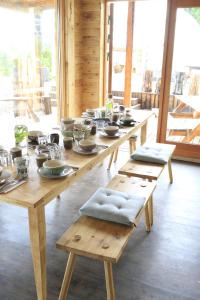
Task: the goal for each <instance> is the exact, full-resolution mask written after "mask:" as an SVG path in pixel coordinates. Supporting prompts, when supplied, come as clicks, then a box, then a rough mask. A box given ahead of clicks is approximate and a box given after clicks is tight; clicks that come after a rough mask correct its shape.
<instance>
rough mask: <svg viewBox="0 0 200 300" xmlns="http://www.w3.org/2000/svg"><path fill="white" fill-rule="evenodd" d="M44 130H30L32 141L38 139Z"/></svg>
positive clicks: (29, 137) (29, 134) (29, 136)
mask: <svg viewBox="0 0 200 300" xmlns="http://www.w3.org/2000/svg"><path fill="white" fill-rule="evenodd" d="M42 135H43V133H42V131H39V130H33V131H29V132H28V139H29V140H30V141H32V142H35V141H38V137H39V136H42Z"/></svg>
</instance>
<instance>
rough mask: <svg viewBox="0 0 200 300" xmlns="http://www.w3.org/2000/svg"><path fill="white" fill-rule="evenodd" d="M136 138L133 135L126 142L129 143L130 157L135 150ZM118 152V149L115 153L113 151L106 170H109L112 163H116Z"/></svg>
mask: <svg viewBox="0 0 200 300" xmlns="http://www.w3.org/2000/svg"><path fill="white" fill-rule="evenodd" d="M137 138H138V136H137V135H133V136H131V137H130V138H129V139H128V141H129V153H130V155H131V154H132V153H133V152H134V151H135V150H136V141H137ZM118 151H119V148H117V149H116V150H115V151H113V153H111V155H110V160H109V164H108V168H107V170H110V168H111V165H112V162H114V163H116V161H117V157H118ZM113 159H114V160H113Z"/></svg>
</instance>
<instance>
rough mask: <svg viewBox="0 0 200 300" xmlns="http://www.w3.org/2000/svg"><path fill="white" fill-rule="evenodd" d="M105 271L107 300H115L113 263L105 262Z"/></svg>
mask: <svg viewBox="0 0 200 300" xmlns="http://www.w3.org/2000/svg"><path fill="white" fill-rule="evenodd" d="M104 270H105V278H106V290H107V300H115V289H114V282H113V271H112V263H111V262H108V261H104Z"/></svg>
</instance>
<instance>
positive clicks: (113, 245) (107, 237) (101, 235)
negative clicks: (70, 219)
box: [56, 175, 156, 300]
mask: <svg viewBox="0 0 200 300" xmlns="http://www.w3.org/2000/svg"><path fill="white" fill-rule="evenodd" d="M107 187H108V188H110V189H113V190H117V191H121V192H127V191H128V192H129V194H130V193H131V194H133V195H140V196H143V197H144V199H145V200H144V205H143V207H142V209H141V210H140V211H138V214H137V216H136V219H135V221H134V226H126V225H122V224H118V223H113V222H108V221H102V220H99V219H95V218H91V217H86V216H81V217H80V218H79V219H78V220H77V221H76V222H75V223H74V224H72V225H71V227H70V228H69V229H68V230H67V231H66V232H65V233H64V234H63V235H62V237H61V238H60V239H59V240H58V242H57V243H56V246H57V248H59V249H61V250H64V251H68V252H69V257H68V262H67V266H66V270H65V274H64V279H63V283H62V287H61V291H60V295H59V300H64V299H66V296H67V292H68V289H69V285H70V281H71V277H72V273H73V269H74V264H75V259H76V256H77V255H80V256H86V257H89V258H92V259H96V260H101V261H103V262H104V270H105V279H106V290H107V299H108V300H114V299H115V290H114V283H113V273H112V263H117V262H118V260H119V258H120V256H121V255H122V252H123V250H124V248H125V246H126V244H127V242H128V239H129V237H130V236H131V234H132V233H133V231H134V230H135V228H136V226H137V224H138V223H139V221H140V218H141V215H142V214H143V213H145V220H146V230H147V231H148V232H149V231H150V230H151V226H152V223H153V214H152V212H153V208H152V206H153V200H152V193H153V191H154V189H155V187H156V184H155V183H150V182H144V181H141V180H139V181H138V180H137V181H136V180H135V179H133V178H128V177H126V176H121V175H117V176H115V177H114V178H113V179H112V181H111V182H110V183H109V184H108V186H107Z"/></svg>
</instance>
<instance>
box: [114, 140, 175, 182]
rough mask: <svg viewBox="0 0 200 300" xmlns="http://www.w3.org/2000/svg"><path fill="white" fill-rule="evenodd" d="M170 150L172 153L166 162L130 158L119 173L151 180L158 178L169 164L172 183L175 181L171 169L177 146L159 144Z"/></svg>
mask: <svg viewBox="0 0 200 300" xmlns="http://www.w3.org/2000/svg"><path fill="white" fill-rule="evenodd" d="M157 145H160V146H161V147H163V148H164V149H167V150H169V151H170V153H171V155H170V156H169V160H168V162H167V163H166V164H159V163H155V162H146V161H139V160H133V159H130V160H129V161H128V162H127V163H126V164H125V165H124V166H123V167H122V168H121V169H120V170H119V174H122V175H126V176H129V177H138V178H142V179H147V180H149V181H152V180H157V179H158V178H159V176H160V175H161V173H162V172H163V170H164V168H165V166H166V165H167V166H168V171H169V177H170V183H172V182H173V176H172V169H171V157H172V155H173V153H174V150H175V148H176V146H175V145H169V144H157Z"/></svg>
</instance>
